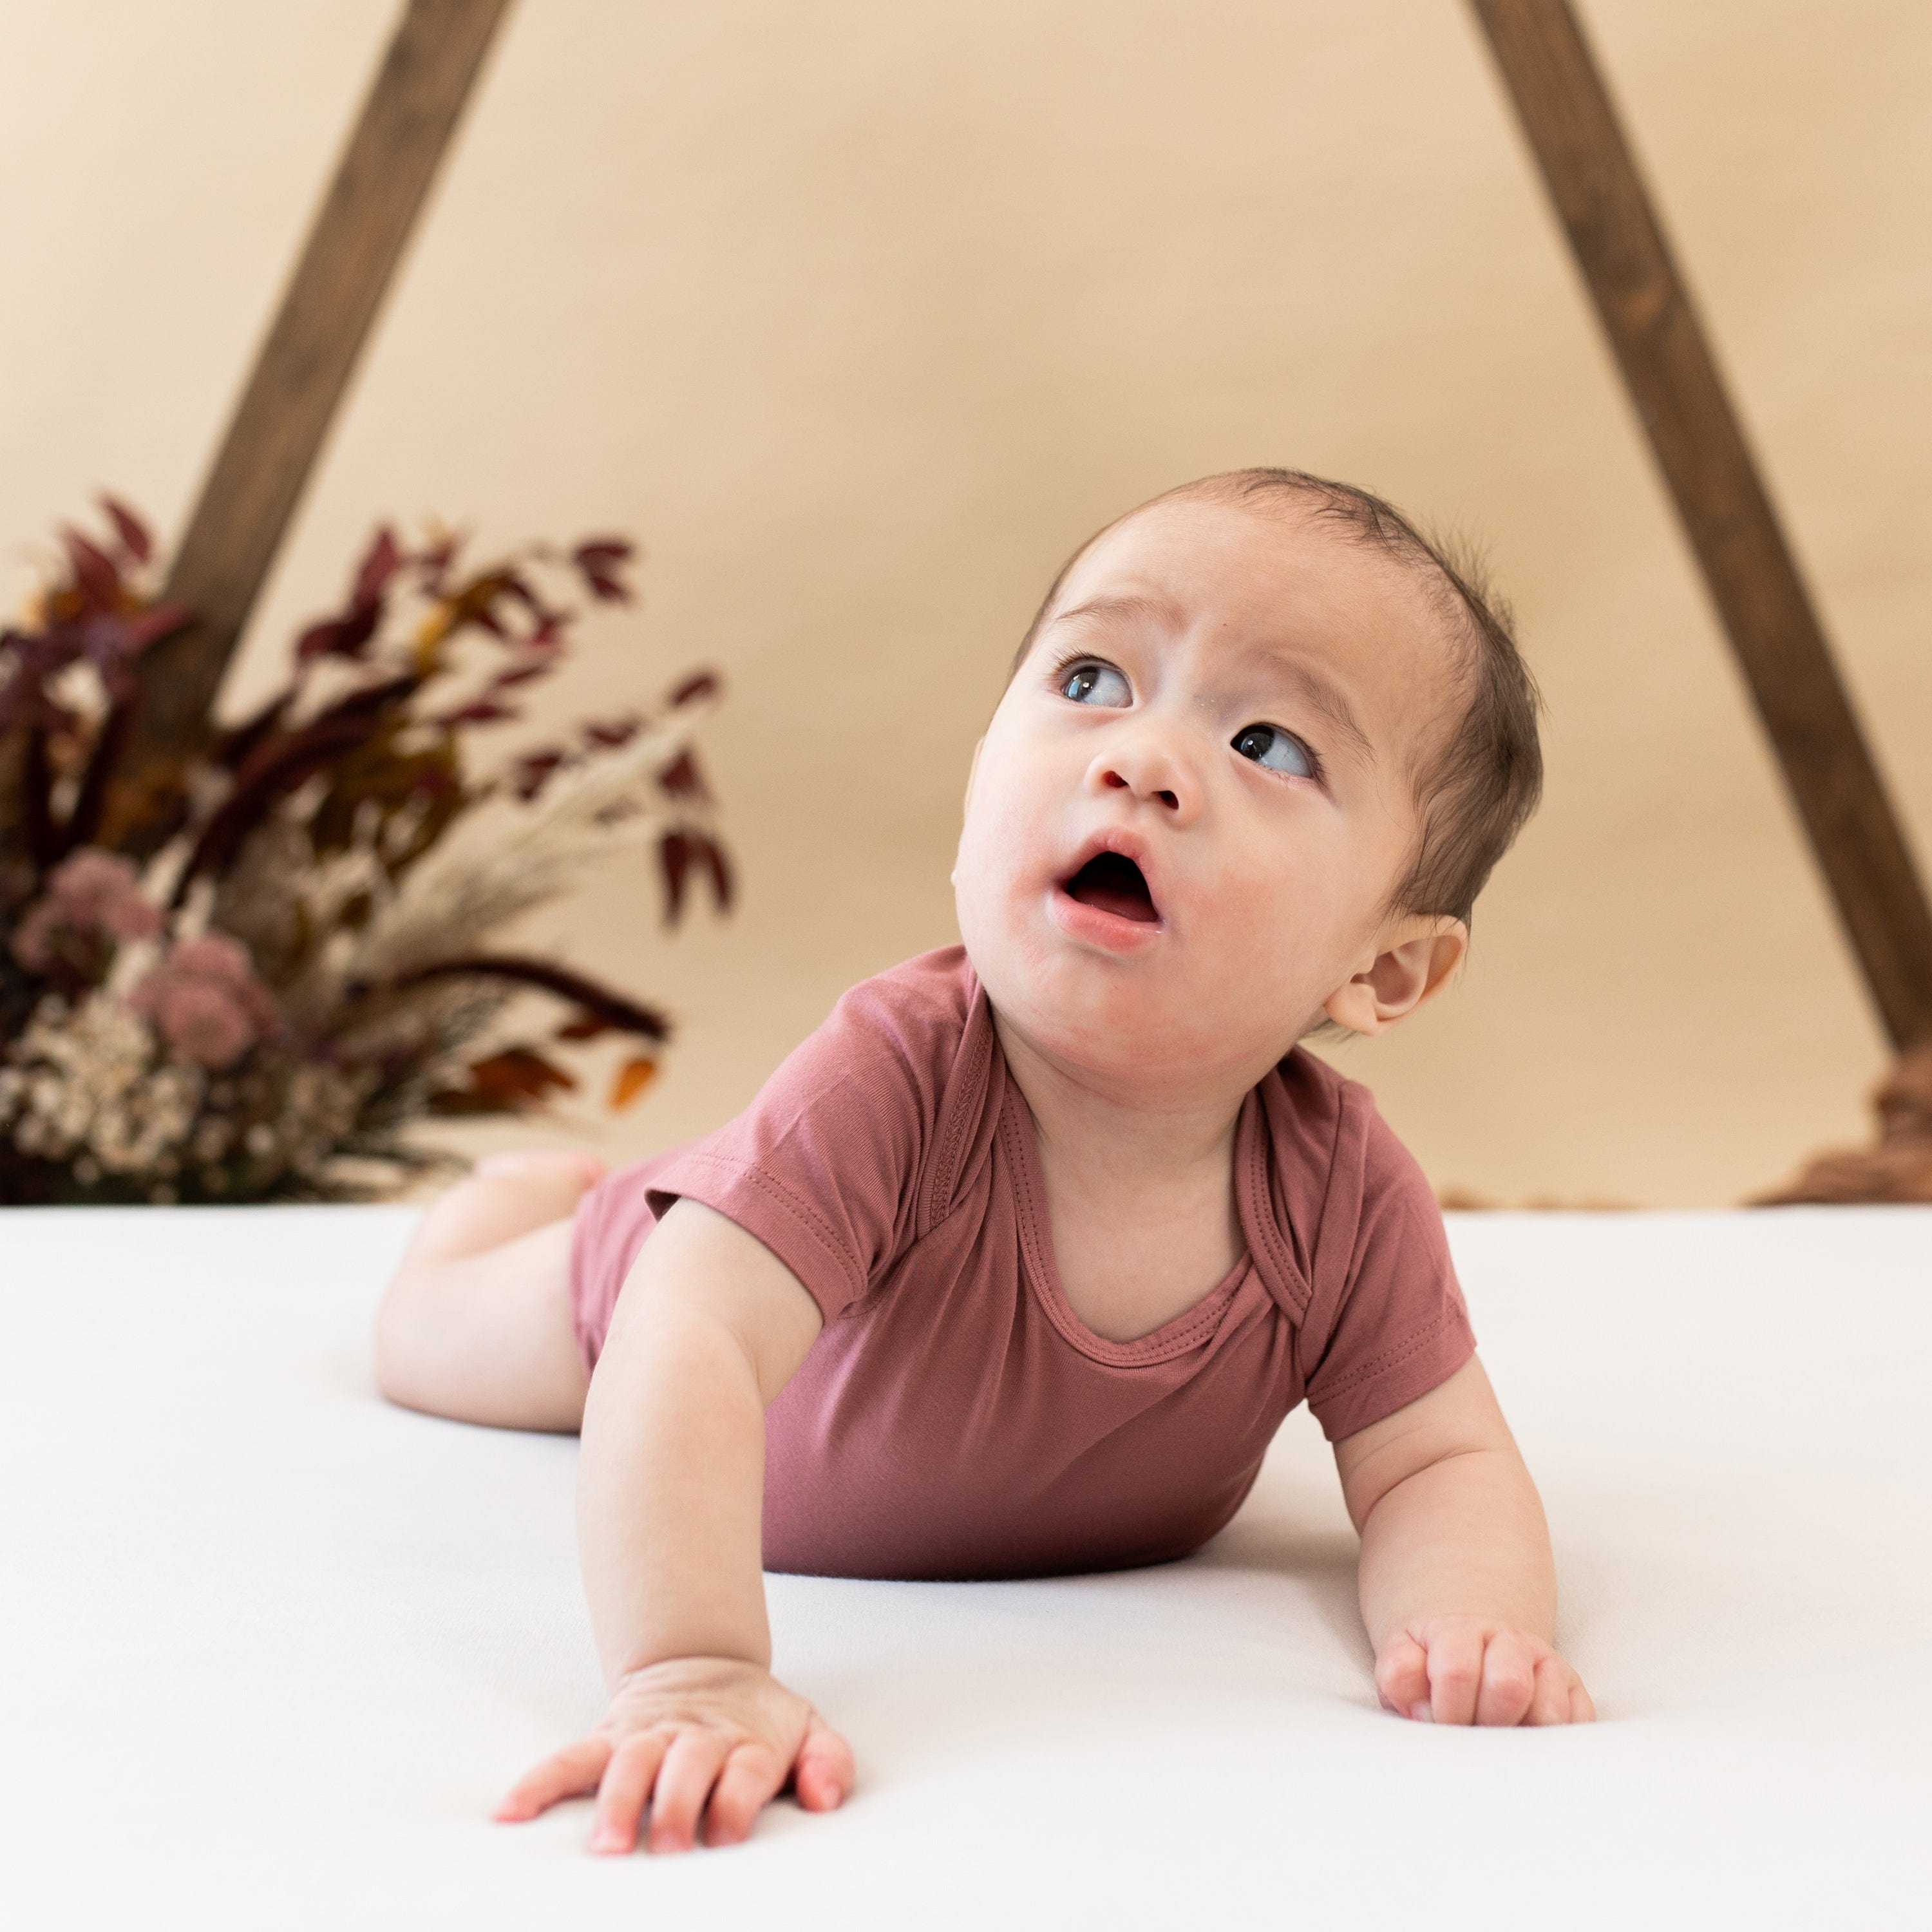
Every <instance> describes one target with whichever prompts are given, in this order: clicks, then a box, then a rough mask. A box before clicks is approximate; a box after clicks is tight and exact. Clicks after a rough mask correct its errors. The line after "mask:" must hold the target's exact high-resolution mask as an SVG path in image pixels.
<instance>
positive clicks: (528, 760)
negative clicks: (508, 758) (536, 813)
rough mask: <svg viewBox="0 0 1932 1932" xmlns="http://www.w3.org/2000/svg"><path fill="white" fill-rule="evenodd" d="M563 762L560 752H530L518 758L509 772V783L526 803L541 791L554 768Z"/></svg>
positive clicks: (554, 770)
mask: <svg viewBox="0 0 1932 1932" xmlns="http://www.w3.org/2000/svg"><path fill="white" fill-rule="evenodd" d="M562 763H563V754H562V752H561V751H532V752H529V754H526V756H525V757H522V758H520V759H519V760H517V763H516V765H515V766H514V768H513V769H512V771H511V779H510V782H511V787H512V788H513V789H514V791H515V792H516V794H517V797H518V798H519V799H521V800H522V801H523V803H524V804H526V805H527V804H528V803H529V802H530V800H531V799H533V798H535V796H536V795H537V793H538V792H540V791H541V790H543V788H544V785H545V784H547V782H548V781H549V780H550V777H551V775H553V773H554V772H556V768H557V767H558V766H559V765H561V764H562Z"/></svg>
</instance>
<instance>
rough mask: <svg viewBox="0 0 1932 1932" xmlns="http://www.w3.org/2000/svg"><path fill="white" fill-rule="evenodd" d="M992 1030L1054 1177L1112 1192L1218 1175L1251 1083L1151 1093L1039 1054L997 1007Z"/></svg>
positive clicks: (1144, 1086) (1128, 1080)
mask: <svg viewBox="0 0 1932 1932" xmlns="http://www.w3.org/2000/svg"><path fill="white" fill-rule="evenodd" d="M993 1028H994V1031H995V1034H996V1036H997V1037H998V1040H999V1043H1000V1049H1001V1052H1002V1053H1003V1054H1004V1055H1005V1057H1006V1062H1007V1070H1008V1071H1009V1072H1010V1073H1011V1074H1012V1076H1013V1079H1014V1080H1015V1081H1016V1082H1017V1084H1018V1085H1019V1090H1020V1091H1021V1093H1022V1094H1024V1095H1025V1098H1026V1103H1027V1105H1028V1107H1029V1108H1030V1109H1031V1110H1032V1113H1033V1118H1034V1131H1035V1138H1036V1140H1037V1143H1038V1145H1039V1148H1040V1156H1041V1159H1042V1160H1043V1162H1045V1163H1046V1164H1047V1165H1048V1166H1049V1169H1055V1168H1057V1169H1060V1170H1061V1172H1063V1173H1066V1172H1069V1171H1070V1170H1073V1171H1079V1172H1084V1173H1085V1174H1088V1175H1094V1176H1096V1177H1097V1176H1100V1175H1106V1177H1108V1178H1109V1180H1110V1181H1111V1182H1112V1184H1114V1185H1115V1186H1119V1185H1121V1184H1127V1185H1129V1186H1130V1187H1135V1188H1136V1189H1142V1190H1145V1189H1148V1188H1157V1187H1160V1186H1161V1185H1162V1184H1174V1183H1175V1182H1177V1181H1184V1180H1185V1179H1186V1178H1188V1177H1190V1176H1193V1175H1199V1174H1200V1173H1201V1172H1202V1171H1203V1170H1204V1169H1207V1170H1211V1171H1216V1172H1221V1173H1226V1172H1229V1169H1230V1168H1231V1165H1232V1159H1233V1149H1234V1137H1235V1123H1236V1121H1237V1120H1238V1118H1239V1117H1240V1115H1241V1102H1242V1100H1243V1099H1244V1097H1245V1096H1246V1095H1247V1091H1248V1088H1249V1086H1250V1085H1252V1084H1253V1083H1252V1082H1247V1081H1244V1080H1240V1079H1235V1078H1228V1079H1223V1080H1220V1081H1219V1082H1215V1081H1213V1080H1211V1079H1210V1080H1202V1081H1199V1082H1190V1083H1188V1084H1185V1085H1183V1084H1180V1083H1176V1084H1175V1085H1172V1086H1168V1087H1160V1086H1156V1085H1151V1083H1150V1082H1148V1080H1147V1079H1145V1078H1144V1077H1140V1076H1133V1075H1121V1076H1109V1075H1107V1074H1106V1073H1097V1072H1096V1071H1095V1070H1093V1069H1091V1068H1088V1067H1079V1066H1075V1065H1072V1064H1069V1063H1067V1061H1064V1060H1061V1059H1059V1058H1056V1057H1055V1055H1052V1054H1051V1053H1049V1052H1046V1051H1044V1050H1043V1049H1041V1048H1040V1046H1037V1045H1036V1044H1035V1043H1034V1042H1033V1041H1031V1040H1029V1039H1028V1038H1027V1037H1026V1036H1025V1034H1022V1033H1021V1032H1019V1031H1018V1030H1017V1029H1016V1028H1014V1027H1013V1026H1012V1025H1010V1023H1009V1022H1007V1020H1006V1019H1004V1017H1003V1016H1001V1014H1000V1013H998V1010H995V1013H994V1014H993Z"/></svg>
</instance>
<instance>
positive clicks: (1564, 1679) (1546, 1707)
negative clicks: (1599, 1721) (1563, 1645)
mask: <svg viewBox="0 0 1932 1932" xmlns="http://www.w3.org/2000/svg"><path fill="white" fill-rule="evenodd" d="M1596 1715H1597V1707H1596V1706H1595V1705H1594V1704H1593V1703H1591V1701H1590V1694H1589V1691H1586V1690H1585V1689H1584V1688H1583V1682H1582V1680H1581V1679H1579V1677H1578V1676H1577V1673H1576V1672H1575V1671H1574V1670H1571V1667H1569V1665H1568V1664H1565V1662H1564V1661H1563V1660H1562V1658H1560V1657H1557V1656H1554V1655H1552V1656H1550V1657H1546V1658H1544V1659H1543V1661H1542V1662H1541V1664H1538V1666H1537V1669H1536V1695H1535V1697H1534V1698H1533V1699H1532V1700H1531V1703H1530V1707H1529V1717H1528V1718H1527V1719H1526V1720H1525V1721H1526V1723H1529V1724H1590V1723H1592V1722H1594V1721H1595V1718H1596Z"/></svg>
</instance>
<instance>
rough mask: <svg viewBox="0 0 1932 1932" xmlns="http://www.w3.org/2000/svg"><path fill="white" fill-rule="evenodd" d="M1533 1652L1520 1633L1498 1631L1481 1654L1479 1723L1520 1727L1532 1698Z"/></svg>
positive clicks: (1534, 1663)
mask: <svg viewBox="0 0 1932 1932" xmlns="http://www.w3.org/2000/svg"><path fill="white" fill-rule="evenodd" d="M1536 1665H1537V1655H1536V1649H1535V1647H1533V1646H1532V1644H1531V1643H1530V1641H1529V1639H1528V1638H1527V1637H1525V1636H1524V1635H1523V1633H1522V1632H1521V1631H1514V1630H1500V1631H1497V1632H1496V1634H1495V1635H1494V1636H1493V1637H1491V1638H1490V1641H1489V1644H1488V1646H1487V1649H1485V1650H1484V1652H1483V1682H1482V1686H1481V1689H1480V1690H1479V1691H1478V1692H1477V1694H1476V1722H1477V1723H1478V1724H1521V1723H1522V1722H1523V1720H1524V1718H1526V1717H1528V1716H1529V1711H1530V1706H1531V1704H1532V1702H1533V1701H1534V1700H1535V1696H1536V1675H1537V1673H1536Z"/></svg>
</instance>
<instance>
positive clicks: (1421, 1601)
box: [1335, 1356, 1596, 1724]
mask: <svg viewBox="0 0 1932 1932" xmlns="http://www.w3.org/2000/svg"><path fill="white" fill-rule="evenodd" d="M1335 1466H1336V1467H1337V1469H1338V1470H1339V1471H1340V1472H1341V1477H1342V1492H1343V1496H1344V1497H1345V1498H1346V1500H1347V1502H1348V1505H1349V1516H1350V1517H1351V1518H1352V1519H1353V1520H1354V1523H1355V1528H1356V1529H1357V1530H1358V1532H1360V1533H1361V1539H1362V1554H1361V1576H1360V1587H1361V1604H1362V1618H1363V1621H1364V1622H1365V1623H1366V1624H1367V1626H1368V1631H1369V1641H1370V1643H1371V1644H1373V1646H1374V1647H1375V1652H1376V1691H1377V1693H1378V1694H1379V1696H1380V1697H1381V1699H1382V1703H1383V1705H1384V1706H1385V1708H1387V1709H1390V1710H1392V1711H1395V1712H1399V1713H1400V1714H1401V1715H1404V1716H1407V1717H1419V1718H1431V1719H1433V1721H1435V1722H1436V1723H1437V1724H1569V1723H1579V1722H1583V1721H1586V1720H1588V1719H1589V1718H1594V1717H1595V1715H1596V1711H1595V1707H1594V1706H1592V1703H1591V1702H1590V1696H1589V1692H1588V1691H1586V1690H1585V1689H1584V1688H1583V1684H1582V1682H1581V1681H1580V1679H1578V1677H1577V1673H1576V1672H1575V1671H1574V1670H1571V1667H1570V1666H1569V1665H1568V1664H1567V1663H1565V1661H1564V1660H1563V1659H1562V1658H1560V1657H1559V1656H1558V1655H1557V1654H1556V1652H1555V1651H1554V1650H1553V1649H1551V1647H1550V1644H1551V1640H1552V1638H1553V1637H1554V1636H1555V1634H1556V1571H1555V1568H1554V1566H1553V1564H1552V1562H1551V1561H1550V1536H1549V1532H1548V1529H1547V1527H1546V1526H1545V1524H1544V1517H1543V1505H1541V1502H1538V1499H1537V1494H1536V1487H1535V1484H1533V1483H1532V1482H1531V1481H1530V1479H1529V1471H1528V1470H1527V1469H1525V1468H1524V1466H1523V1458H1522V1457H1521V1456H1520V1454H1518V1453H1517V1446H1516V1440H1515V1439H1514V1437H1513V1436H1511V1433H1510V1430H1509V1424H1508V1423H1507V1422H1505V1421H1504V1420H1503V1415H1502V1410H1501V1409H1499V1407H1498V1406H1497V1405H1496V1396H1495V1394H1494V1393H1493V1391H1491V1389H1490V1381H1489V1378H1488V1376H1486V1375H1485V1374H1484V1373H1483V1369H1482V1364H1481V1363H1480V1362H1478V1361H1476V1360H1475V1358H1474V1357H1473V1356H1472V1358H1470V1359H1469V1361H1467V1362H1466V1363H1465V1364H1463V1367H1461V1368H1460V1369H1458V1370H1457V1371H1456V1373H1454V1375H1453V1376H1451V1377H1450V1378H1449V1379H1448V1381H1447V1382H1444V1383H1443V1384H1442V1385H1441V1386H1440V1387H1439V1388H1436V1389H1433V1390H1432V1391H1430V1393H1429V1394H1427V1395H1425V1396H1423V1397H1419V1398H1418V1400H1415V1401H1414V1402H1412V1403H1409V1405H1408V1406H1407V1407H1406V1408H1403V1409H1398V1410H1397V1412H1395V1414H1394V1415H1391V1416H1387V1417H1385V1418H1383V1420H1382V1421H1380V1422H1378V1423H1374V1424H1371V1425H1370V1427H1368V1428H1367V1429H1364V1430H1360V1431H1358V1433H1356V1434H1355V1435H1353V1436H1345V1437H1344V1438H1343V1439H1342V1440H1341V1441H1340V1442H1337V1444H1336V1445H1335Z"/></svg>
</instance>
